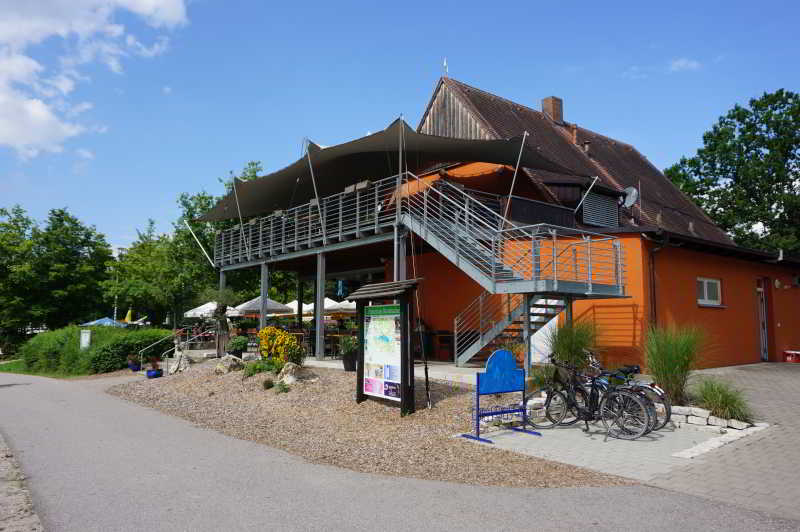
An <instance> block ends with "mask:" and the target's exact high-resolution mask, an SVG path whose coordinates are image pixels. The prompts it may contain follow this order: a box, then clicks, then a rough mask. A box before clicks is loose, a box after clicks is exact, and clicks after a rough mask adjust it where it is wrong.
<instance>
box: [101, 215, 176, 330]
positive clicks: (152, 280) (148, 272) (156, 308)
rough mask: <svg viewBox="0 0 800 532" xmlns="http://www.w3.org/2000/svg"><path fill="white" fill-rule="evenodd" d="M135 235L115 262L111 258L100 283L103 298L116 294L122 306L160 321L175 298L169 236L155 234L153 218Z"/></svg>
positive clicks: (156, 321) (154, 321)
mask: <svg viewBox="0 0 800 532" xmlns="http://www.w3.org/2000/svg"><path fill="white" fill-rule="evenodd" d="M137 234H138V238H137V239H136V241H134V242H133V243H132V244H131V245H130V247H128V249H127V250H126V251H125V252H124V253H121V254H120V255H119V256H118V257H117V259H116V260H115V261H110V266H111V275H110V276H109V278H108V279H107V280H106V281H105V282H104V283H103V287H104V289H105V292H106V299H107V300H111V299H113V298H114V297H115V296H116V297H117V298H118V301H119V304H120V306H121V307H122V308H123V309H124V308H125V307H133V308H134V309H136V310H137V311H139V312H143V313H145V314H147V316H148V317H149V318H150V321H151V322H153V323H161V322H162V320H163V318H164V316H165V315H166V313H167V312H168V311H169V310H171V309H172V305H173V301H174V298H175V295H174V291H173V279H172V271H171V268H170V259H169V254H170V239H169V237H168V236H167V235H158V234H156V230H155V222H154V221H153V220H149V221H148V224H147V228H146V229H145V230H144V231H137Z"/></svg>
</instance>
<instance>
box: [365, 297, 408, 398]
mask: <svg viewBox="0 0 800 532" xmlns="http://www.w3.org/2000/svg"><path fill="white" fill-rule="evenodd" d="M400 341H401V340H400V305H374V306H370V307H366V308H365V309H364V393H365V394H367V395H372V396H374V397H382V398H384V399H390V400H392V401H399V400H400V360H401V343H400Z"/></svg>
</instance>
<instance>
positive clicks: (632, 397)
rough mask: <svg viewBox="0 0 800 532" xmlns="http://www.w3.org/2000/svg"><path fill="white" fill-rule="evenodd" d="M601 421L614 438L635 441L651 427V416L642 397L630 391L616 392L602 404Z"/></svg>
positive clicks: (604, 399) (608, 396) (606, 397)
mask: <svg viewBox="0 0 800 532" xmlns="http://www.w3.org/2000/svg"><path fill="white" fill-rule="evenodd" d="M599 410H600V419H601V420H602V422H603V426H604V427H605V429H606V432H607V434H608V435H609V436H611V437H612V438H619V439H621V440H635V439H636V438H639V437H641V436H643V435H644V434H645V433H646V432H647V430H648V428H649V427H650V414H649V413H648V408H647V405H646V404H645V402H644V401H643V400H642V398H641V396H640V395H638V394H635V393H632V392H629V391H624V390H614V391H612V392H609V393H608V394H606V396H605V397H603V400H602V401H601V402H600V408H599Z"/></svg>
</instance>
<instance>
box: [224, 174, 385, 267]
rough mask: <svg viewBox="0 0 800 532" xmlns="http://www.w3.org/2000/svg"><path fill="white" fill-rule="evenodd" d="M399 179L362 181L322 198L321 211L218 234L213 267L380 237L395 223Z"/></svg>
mask: <svg viewBox="0 0 800 532" xmlns="http://www.w3.org/2000/svg"><path fill="white" fill-rule="evenodd" d="M397 177H398V176H396V175H395V176H391V177H387V178H384V179H381V180H379V181H374V182H369V181H363V182H361V183H358V184H356V185H352V186H350V187H347V188H346V189H345V191H343V192H340V193H338V194H334V195H332V196H328V197H325V198H321V200H320V204H319V205H318V204H317V201H316V200H312V201H310V202H309V203H306V204H303V205H300V206H297V207H293V208H291V209H288V210H285V211H275V212H274V213H272V214H271V215H269V216H264V217H260V218H254V219H252V220H250V221H249V222H246V223H244V225H242V226H241V228H240V226H239V225H236V226H234V227H231V228H230V229H225V230H223V231H220V232H218V233H217V235H216V239H215V241H214V262H215V264H216V265H217V266H224V265H227V264H235V263H240V262H248V261H253V260H257V259H260V258H264V257H272V256H277V255H284V254H287V253H291V252H293V251H299V250H303V249H312V248H315V247H320V246H323V245H325V244H327V243H330V242H340V241H344V240H348V239H352V238H361V237H363V236H366V235H372V234H378V233H381V232H383V231H384V230H387V229H388V228H390V227H391V226H392V225H393V224H394V223H395V221H396V209H395V199H396V198H395V196H394V194H395V190H396V189H397ZM243 239H244V240H243Z"/></svg>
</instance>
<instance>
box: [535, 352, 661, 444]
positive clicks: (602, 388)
mask: <svg viewBox="0 0 800 532" xmlns="http://www.w3.org/2000/svg"><path fill="white" fill-rule="evenodd" d="M553 365H554V366H555V367H556V368H557V370H556V374H557V375H558V374H560V375H562V378H561V379H559V380H560V382H559V384H560V385H561V386H562V389H556V388H555V386H554V387H553V388H552V389H551V390H550V391H549V394H548V397H547V401H548V406H547V407H546V415H547V418H548V419H549V420H550V422H551V423H553V425H559V424H560V425H565V424H566V425H571V424H573V423H576V422H577V421H583V422H584V423H585V424H586V428H585V429H584V430H585V431H588V430H589V422H590V421H598V420H599V421H601V422H602V423H603V427H604V428H605V430H606V433H607V434H608V435H609V436H611V437H613V438H619V439H623V440H635V439H636V438H640V437H641V436H643V435H644V434H646V433H647V432H649V430H651V427H652V421H651V417H652V411H653V408H652V405H648V401H647V400H646V399H645V398H643V397H642V396H641V395H639V394H638V393H635V392H633V391H631V390H629V389H625V388H623V387H618V386H615V385H614V384H613V383H612V382H611V381H610V380H609V379H608V377H610V376H612V375H614V372H607V371H603V372H600V374H599V375H596V376H585V375H583V374H581V373H580V372H579V371H578V369H577V368H575V367H572V366H569V365H567V364H563V363H560V362H557V361H553ZM564 374H566V376H567V377H566V379H564V378H563V376H564ZM564 381H566V382H564ZM565 408H566V410H567V412H568V414H566V415H565V412H564V409H565ZM570 414H571V415H572V419H565V418H566V417H567V415H570Z"/></svg>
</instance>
